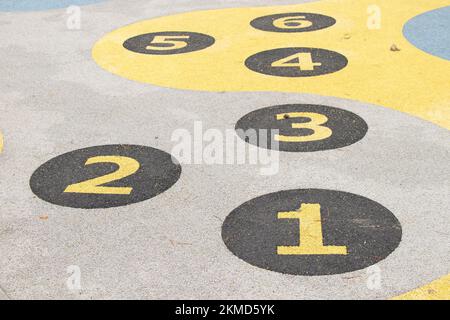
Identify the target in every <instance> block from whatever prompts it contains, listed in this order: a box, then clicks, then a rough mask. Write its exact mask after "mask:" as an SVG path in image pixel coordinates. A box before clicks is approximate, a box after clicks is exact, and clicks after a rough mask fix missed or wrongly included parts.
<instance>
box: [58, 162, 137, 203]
mask: <svg viewBox="0 0 450 320" xmlns="http://www.w3.org/2000/svg"><path fill="white" fill-rule="evenodd" d="M95 163H114V164H117V165H118V166H119V169H117V170H116V171H115V172H112V173H110V174H107V175H104V176H102V177H98V178H94V179H90V180H86V181H83V182H79V183H76V184H72V185H70V186H68V187H67V188H66V190H64V192H67V193H94V194H122V195H129V194H130V193H131V191H133V188H130V187H102V186H101V185H102V184H106V183H109V182H113V181H117V180H120V179H123V178H125V177H128V176H130V175H132V174H134V173H135V172H136V171H138V170H139V167H140V165H139V162H137V161H136V160H134V159H133V158H129V157H120V156H101V157H93V158H89V159H88V160H87V161H86V164H85V165H86V166H87V165H90V164H95Z"/></svg>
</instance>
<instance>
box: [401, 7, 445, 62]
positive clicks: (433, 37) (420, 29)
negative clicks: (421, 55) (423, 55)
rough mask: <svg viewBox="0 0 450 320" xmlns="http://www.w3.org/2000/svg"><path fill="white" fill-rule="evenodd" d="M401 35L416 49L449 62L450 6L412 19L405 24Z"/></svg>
mask: <svg viewBox="0 0 450 320" xmlns="http://www.w3.org/2000/svg"><path fill="white" fill-rule="evenodd" d="M403 34H404V35H405V37H406V38H407V39H408V41H409V42H411V43H412V44H413V45H415V46H416V47H417V48H419V49H421V50H423V51H425V52H427V53H429V54H432V55H434V56H437V57H440V58H443V59H447V60H450V6H448V7H444V8H440V9H436V10H433V11H429V12H426V13H423V14H421V15H418V16H416V17H414V18H412V19H411V20H409V21H408V22H407V23H406V24H405V26H404V28H403Z"/></svg>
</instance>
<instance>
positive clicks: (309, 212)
mask: <svg viewBox="0 0 450 320" xmlns="http://www.w3.org/2000/svg"><path fill="white" fill-rule="evenodd" d="M278 219H298V220H299V224H300V228H299V229H300V244H299V245H298V246H289V247H286V246H279V247H277V254H278V255H331V254H335V255H347V247H346V246H324V245H323V235H322V218H321V214H320V204H317V203H303V204H302V205H301V207H300V209H299V210H298V211H290V212H278Z"/></svg>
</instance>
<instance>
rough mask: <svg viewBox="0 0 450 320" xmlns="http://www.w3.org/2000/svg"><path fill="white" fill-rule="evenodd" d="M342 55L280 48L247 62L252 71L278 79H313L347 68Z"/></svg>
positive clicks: (314, 50) (345, 60)
mask: <svg viewBox="0 0 450 320" xmlns="http://www.w3.org/2000/svg"><path fill="white" fill-rule="evenodd" d="M347 64H348V60H347V58H346V57H345V56H343V55H342V54H340V53H338V52H335V51H330V50H325V49H317V48H303V47H298V48H279V49H272V50H268V51H262V52H259V53H257V54H255V55H253V56H251V57H249V58H247V60H245V65H246V66H247V68H249V69H250V70H252V71H255V72H258V73H262V74H266V75H270V76H278V77H313V76H320V75H324V74H329V73H333V72H336V71H339V70H341V69H343V68H345V67H346V66H347Z"/></svg>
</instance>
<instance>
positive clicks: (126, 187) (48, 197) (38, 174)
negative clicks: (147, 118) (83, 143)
mask: <svg viewBox="0 0 450 320" xmlns="http://www.w3.org/2000/svg"><path fill="white" fill-rule="evenodd" d="M180 174H181V166H180V164H179V163H178V162H177V161H176V160H175V159H174V158H173V157H172V156H171V155H170V154H168V153H166V152H164V151H162V150H158V149H155V148H151V147H146V146H137V145H105V146H97V147H89V148H85V149H79V150H75V151H71V152H68V153H65V154H63V155H60V156H58V157H56V158H53V159H51V160H50V161H48V162H46V163H44V164H43V165H42V166H40V167H39V168H38V169H37V170H36V171H35V172H34V173H33V175H32V177H31V179H30V187H31V190H32V191H33V192H34V194H36V195H37V196H38V197H39V198H40V199H42V200H45V201H47V202H50V203H53V204H56V205H60V206H66V207H73V208H84V209H94V208H109V207H117V206H124V205H128V204H131V203H136V202H140V201H144V200H147V199H150V198H153V197H155V196H157V195H158V194H161V193H162V192H164V191H166V190H167V189H169V188H170V187H171V186H172V185H174V184H175V182H177V180H178V179H179V177H180Z"/></svg>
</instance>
